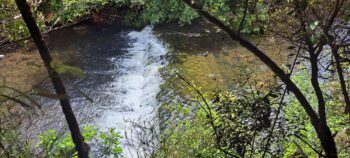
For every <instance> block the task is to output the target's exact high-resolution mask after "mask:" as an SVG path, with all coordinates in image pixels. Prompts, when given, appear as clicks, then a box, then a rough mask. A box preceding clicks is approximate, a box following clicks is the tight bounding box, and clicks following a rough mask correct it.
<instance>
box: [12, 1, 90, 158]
mask: <svg viewBox="0 0 350 158" xmlns="http://www.w3.org/2000/svg"><path fill="white" fill-rule="evenodd" d="M16 4H17V7H18V9H19V10H20V12H21V14H22V18H23V20H24V22H25V23H26V25H27V27H28V29H29V32H30V34H31V36H32V38H33V40H34V43H35V45H36V46H37V48H38V50H39V53H40V56H41V59H42V60H43V62H44V64H45V67H46V69H47V71H48V73H49V76H50V79H51V81H52V84H53V86H54V88H55V91H56V93H57V94H58V95H63V96H67V93H66V89H65V87H64V84H63V82H62V80H61V78H60V76H59V74H58V73H57V72H56V71H55V70H54V69H53V68H52V66H51V62H52V57H51V55H50V52H49V49H48V48H47V46H46V44H45V42H44V40H43V38H42V36H41V33H40V30H39V28H38V26H37V24H36V22H35V19H34V18H33V15H32V12H31V11H30V6H29V5H28V4H27V2H26V0H16ZM60 103H61V107H62V111H63V113H64V115H65V118H66V121H67V123H68V127H69V130H70V132H71V135H72V139H73V142H74V144H75V149H76V150H77V152H78V156H79V158H87V157H88V155H89V146H88V145H87V144H85V142H84V137H83V136H82V134H81V133H80V129H79V125H78V121H77V120H76V118H75V115H74V113H73V110H72V107H71V104H70V102H69V99H68V97H66V98H64V99H60Z"/></svg>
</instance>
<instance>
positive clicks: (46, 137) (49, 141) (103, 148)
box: [39, 126, 122, 158]
mask: <svg viewBox="0 0 350 158" xmlns="http://www.w3.org/2000/svg"><path fill="white" fill-rule="evenodd" d="M82 133H83V136H84V138H85V142H86V143H90V144H91V143H94V142H97V144H96V147H97V148H98V150H99V151H100V152H101V155H102V156H113V157H118V156H119V155H120V154H121V153H122V148H121V147H120V141H119V140H120V138H122V137H121V136H120V132H116V131H115V129H109V130H108V131H106V132H100V131H98V129H97V128H96V127H94V126H85V127H84V128H83V132H82ZM39 140H40V142H39V146H40V147H42V148H43V149H44V153H45V154H46V155H47V157H53V158H54V157H77V153H76V151H75V149H74V147H75V146H74V143H73V141H72V137H71V135H70V133H68V132H67V133H64V134H59V133H58V132H56V131H55V130H52V129H51V130H48V131H46V132H44V133H42V134H41V135H40V136H39Z"/></svg>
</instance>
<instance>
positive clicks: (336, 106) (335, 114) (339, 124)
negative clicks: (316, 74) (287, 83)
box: [284, 65, 348, 157]
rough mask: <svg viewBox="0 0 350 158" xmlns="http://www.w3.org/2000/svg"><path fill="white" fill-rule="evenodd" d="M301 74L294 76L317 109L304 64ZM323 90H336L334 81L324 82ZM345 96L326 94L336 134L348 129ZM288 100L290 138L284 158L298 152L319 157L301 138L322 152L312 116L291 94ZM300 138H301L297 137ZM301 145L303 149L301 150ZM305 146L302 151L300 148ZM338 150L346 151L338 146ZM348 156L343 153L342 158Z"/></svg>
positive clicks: (287, 138) (328, 113) (300, 69)
mask: <svg viewBox="0 0 350 158" xmlns="http://www.w3.org/2000/svg"><path fill="white" fill-rule="evenodd" d="M298 69H299V71H297V72H296V73H295V75H293V76H292V80H293V81H294V83H296V85H297V86H298V87H299V88H300V90H301V91H302V92H303V93H304V94H305V96H306V97H307V99H308V100H309V102H310V104H311V105H312V107H313V109H317V106H318V103H317V97H316V95H315V93H314V91H313V88H312V84H311V80H310V78H311V77H310V75H309V73H308V70H307V69H306V68H305V67H304V66H302V65H300V66H299V68H298ZM320 86H321V88H322V89H324V90H327V91H329V92H332V91H334V88H335V87H334V83H333V82H329V83H328V82H323V83H320ZM337 96H341V94H331V93H330V94H326V99H327V102H326V107H328V108H327V111H326V112H327V123H328V126H329V127H330V129H331V131H332V132H333V133H336V132H339V131H341V130H342V129H344V128H347V127H348V126H347V125H346V122H347V121H348V116H346V114H343V109H344V105H342V103H341V102H342V101H341V98H339V97H337ZM286 100H287V101H288V103H287V105H288V106H287V107H286V108H284V114H285V119H286V121H287V122H286V126H287V127H286V128H287V129H288V130H286V131H287V132H288V133H287V135H288V137H286V139H285V140H284V141H285V142H284V148H285V150H286V151H285V155H284V157H291V156H292V155H294V154H295V152H297V151H300V150H301V149H302V150H303V153H305V154H306V155H308V156H311V157H316V155H317V153H315V152H314V151H313V149H312V148H311V147H310V146H309V145H307V144H306V143H305V142H303V141H302V140H301V139H299V138H298V137H300V138H302V139H303V140H306V141H307V142H308V143H309V144H310V145H311V146H312V147H313V148H315V149H317V150H319V151H321V149H322V148H321V145H320V142H319V139H318V137H317V135H316V131H315V130H314V127H313V126H312V125H311V123H310V121H309V117H308V116H307V114H306V113H305V111H304V109H303V108H302V107H301V105H300V103H299V102H298V101H297V100H296V99H295V98H294V97H293V96H291V95H288V96H287V99H286ZM296 136H297V137H296ZM298 146H299V147H298ZM300 147H301V149H300ZM338 148H344V147H340V146H338ZM343 154H344V153H339V156H341V155H343Z"/></svg>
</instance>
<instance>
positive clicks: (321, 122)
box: [182, 0, 338, 158]
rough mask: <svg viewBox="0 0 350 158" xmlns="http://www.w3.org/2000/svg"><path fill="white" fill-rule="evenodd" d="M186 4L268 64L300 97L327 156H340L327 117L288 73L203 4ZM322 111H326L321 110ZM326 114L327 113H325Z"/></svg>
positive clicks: (187, 0)
mask: <svg viewBox="0 0 350 158" xmlns="http://www.w3.org/2000/svg"><path fill="white" fill-rule="evenodd" d="M182 1H183V2H184V3H185V4H187V5H188V6H190V7H191V8H193V9H194V10H196V11H197V13H198V14H199V15H201V16H203V17H204V18H205V19H207V20H208V21H209V22H211V23H214V24H215V25H217V26H218V27H219V28H221V29H222V30H224V31H225V32H226V33H227V34H228V35H229V36H230V37H231V39H232V40H234V41H237V42H239V44H240V45H241V46H243V47H244V48H246V49H247V50H249V51H250V52H251V53H253V54H254V55H255V56H256V57H258V58H259V59H260V60H261V61H262V62H263V63H264V64H265V65H267V66H268V67H269V68H270V69H271V70H272V71H273V73H274V74H275V75H276V76H277V77H279V78H280V79H281V81H282V82H283V83H284V84H285V85H286V87H287V89H288V90H289V91H291V92H292V93H293V94H294V96H295V97H296V98H297V99H298V101H299V103H300V104H301V106H302V107H303V108H304V110H305V112H306V113H307V115H308V116H309V118H310V121H311V124H312V125H313V127H314V128H315V130H316V133H317V136H318V138H319V140H320V142H321V145H322V147H323V148H324V150H325V153H326V157H327V158H338V155H337V148H336V146H335V143H334V138H333V137H332V133H331V130H330V128H329V127H328V125H327V122H326V119H325V117H322V118H319V117H318V115H317V114H316V112H315V111H314V110H313V108H312V107H311V105H310V103H309V101H308V100H307V99H306V97H305V96H304V94H303V93H302V92H301V91H300V89H299V88H298V87H297V86H296V85H295V83H294V82H293V81H292V80H291V79H290V78H289V76H288V75H286V74H285V73H284V71H283V70H282V69H281V68H280V67H279V66H278V65H277V64H276V63H275V62H274V61H273V60H272V59H271V58H270V57H268V56H267V55H266V53H264V52H263V51H261V50H260V49H259V48H257V47H256V46H255V45H254V44H253V43H251V42H250V41H248V40H246V39H244V38H243V37H242V36H241V35H240V34H238V33H237V32H235V31H234V30H232V29H231V28H230V27H228V26H227V25H225V24H224V23H223V22H222V21H220V20H219V19H217V18H216V17H214V16H212V15H211V14H210V13H208V12H206V11H204V10H202V6H200V5H199V4H197V3H195V1H194V0H182ZM321 112H322V113H323V112H324V111H321ZM323 115H324V116H325V114H323Z"/></svg>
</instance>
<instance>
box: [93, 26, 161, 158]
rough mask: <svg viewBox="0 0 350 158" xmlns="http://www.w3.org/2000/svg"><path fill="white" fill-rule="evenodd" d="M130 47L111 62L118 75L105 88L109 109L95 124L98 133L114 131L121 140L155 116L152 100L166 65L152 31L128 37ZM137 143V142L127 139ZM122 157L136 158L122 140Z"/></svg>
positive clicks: (154, 97) (155, 101) (155, 104)
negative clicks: (108, 96) (137, 126)
mask: <svg viewBox="0 0 350 158" xmlns="http://www.w3.org/2000/svg"><path fill="white" fill-rule="evenodd" d="M127 38H128V39H129V41H130V44H129V45H130V47H129V48H127V49H126V51H127V53H126V54H124V55H123V57H122V58H117V59H113V61H114V63H115V67H116V71H117V72H118V73H117V74H118V75H115V76H114V80H115V82H112V83H111V85H109V86H108V87H110V88H108V89H107V90H106V91H107V92H106V93H109V95H110V96H112V99H113V105H110V106H109V109H108V110H104V111H103V113H102V115H101V117H100V118H98V120H96V125H97V126H98V127H99V128H100V129H104V130H105V129H108V128H116V130H118V131H120V132H121V134H122V136H123V137H124V138H125V137H126V135H127V137H128V138H129V139H130V137H133V136H132V135H133V133H132V132H131V131H132V124H131V123H130V122H128V121H133V122H139V123H141V122H142V121H144V120H146V119H147V118H149V117H152V116H154V115H155V112H156V109H157V107H158V104H159V103H158V101H157V99H156V96H157V93H158V92H159V91H160V87H159V86H160V85H161V84H162V83H163V80H162V77H161V76H160V73H159V69H160V68H162V67H164V66H165V65H166V64H167V61H166V59H165V57H164V56H165V55H166V53H167V48H166V46H165V45H164V44H163V43H162V42H161V41H160V40H158V39H157V37H156V36H155V35H154V34H153V31H152V27H146V28H144V29H143V30H142V31H140V32H137V31H132V32H130V33H128V35H127ZM131 139H137V138H131ZM121 143H122V147H123V155H124V156H125V157H136V155H135V154H136V153H135V151H133V149H131V148H130V146H129V144H128V143H127V141H126V139H123V140H122V142H121Z"/></svg>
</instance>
